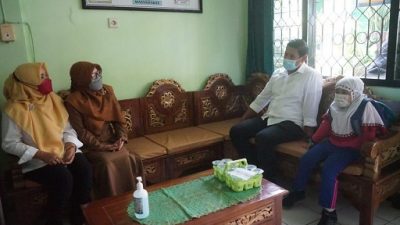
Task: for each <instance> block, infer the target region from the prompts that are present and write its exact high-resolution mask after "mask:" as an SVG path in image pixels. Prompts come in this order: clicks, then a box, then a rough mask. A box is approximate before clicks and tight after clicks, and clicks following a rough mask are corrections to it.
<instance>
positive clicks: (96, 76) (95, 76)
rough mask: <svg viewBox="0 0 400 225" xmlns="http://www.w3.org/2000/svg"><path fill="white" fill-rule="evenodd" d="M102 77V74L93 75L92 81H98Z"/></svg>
mask: <svg viewBox="0 0 400 225" xmlns="http://www.w3.org/2000/svg"><path fill="white" fill-rule="evenodd" d="M101 77H102V75H101V72H96V73H92V80H97V79H99V78H101Z"/></svg>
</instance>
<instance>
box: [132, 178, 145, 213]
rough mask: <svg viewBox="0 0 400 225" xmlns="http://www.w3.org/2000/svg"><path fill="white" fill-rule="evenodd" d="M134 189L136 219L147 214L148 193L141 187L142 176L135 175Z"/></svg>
mask: <svg viewBox="0 0 400 225" xmlns="http://www.w3.org/2000/svg"><path fill="white" fill-rule="evenodd" d="M136 179H137V181H138V182H137V184H136V191H135V192H133V200H134V202H135V216H136V218H138V219H144V218H146V217H148V216H149V194H148V193H147V191H146V190H145V189H143V183H142V177H136Z"/></svg>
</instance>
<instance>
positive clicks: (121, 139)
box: [114, 138, 126, 151]
mask: <svg viewBox="0 0 400 225" xmlns="http://www.w3.org/2000/svg"><path fill="white" fill-rule="evenodd" d="M125 142H126V140H125V139H124V138H120V139H118V141H116V142H115V143H114V144H115V145H117V146H118V149H117V151H119V150H121V149H122V147H123V146H124V144H125Z"/></svg>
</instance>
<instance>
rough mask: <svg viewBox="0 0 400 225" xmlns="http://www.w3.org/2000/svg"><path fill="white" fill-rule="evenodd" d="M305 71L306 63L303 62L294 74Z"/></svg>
mask: <svg viewBox="0 0 400 225" xmlns="http://www.w3.org/2000/svg"><path fill="white" fill-rule="evenodd" d="M305 70H306V63H305V62H303V63H302V64H301V66H300V67H299V69H298V70H297V71H296V72H297V73H304V72H305Z"/></svg>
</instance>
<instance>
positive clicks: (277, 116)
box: [230, 39, 322, 180]
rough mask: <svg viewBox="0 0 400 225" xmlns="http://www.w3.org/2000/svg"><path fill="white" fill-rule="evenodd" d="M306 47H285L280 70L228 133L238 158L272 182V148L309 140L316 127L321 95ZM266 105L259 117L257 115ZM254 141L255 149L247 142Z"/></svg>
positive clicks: (297, 42) (298, 44)
mask: <svg viewBox="0 0 400 225" xmlns="http://www.w3.org/2000/svg"><path fill="white" fill-rule="evenodd" d="M307 54H308V47H307V44H306V43H305V42H304V41H303V40H301V39H296V40H292V41H290V42H289V43H288V45H287V47H286V51H285V56H284V61H283V67H284V68H281V69H277V70H276V71H275V72H274V73H273V74H272V76H271V78H270V80H269V82H268V83H267V85H266V86H265V88H264V89H263V90H262V91H261V93H260V94H259V95H258V96H257V98H256V99H255V100H254V101H253V102H252V103H251V104H250V108H249V109H248V110H247V111H246V113H245V114H244V115H243V116H242V121H241V122H240V123H239V124H237V125H235V126H233V127H232V128H231V130H230V137H231V140H232V143H233V145H234V146H235V148H236V149H237V151H238V152H239V155H240V156H241V157H246V158H247V160H248V161H249V163H253V164H256V165H257V166H259V167H261V168H262V169H263V170H264V177H266V178H267V179H271V180H274V179H275V176H276V174H275V173H276V166H277V162H276V157H275V152H274V147H275V146H276V145H278V144H280V143H284V142H289V141H293V140H297V139H301V138H305V137H310V136H311V135H312V133H313V131H314V128H315V127H316V126H317V122H316V117H317V113H318V105H319V101H320V99H321V94H322V76H321V74H319V73H318V72H317V71H316V70H315V69H313V68H311V67H309V66H308V65H307V64H306V63H305V62H306V59H307ZM267 105H268V110H267V112H266V113H265V114H264V115H262V116H261V117H260V116H258V113H259V112H261V110H263V109H264V108H265V107H266V106H267ZM253 137H254V138H255V142H256V144H255V147H253V146H252V145H251V144H250V142H249V139H250V138H253Z"/></svg>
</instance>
